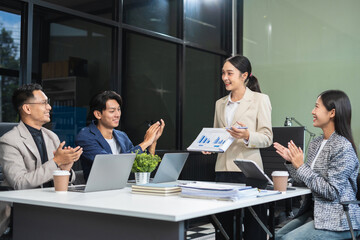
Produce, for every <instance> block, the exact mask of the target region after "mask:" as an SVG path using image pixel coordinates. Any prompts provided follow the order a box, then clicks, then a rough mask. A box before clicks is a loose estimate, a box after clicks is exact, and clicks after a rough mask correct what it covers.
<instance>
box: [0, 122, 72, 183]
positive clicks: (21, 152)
mask: <svg viewBox="0 0 360 240" xmlns="http://www.w3.org/2000/svg"><path fill="white" fill-rule="evenodd" d="M41 131H42V134H43V137H44V141H45V145H46V151H47V154H48V161H47V162H46V163H44V164H41V157H40V153H39V151H38V149H37V147H36V144H35V141H34V139H33V137H32V136H31V134H30V132H29V130H28V129H27V127H26V126H25V124H24V123H23V122H22V121H20V123H19V125H18V126H16V127H14V128H13V129H12V130H10V131H9V132H7V133H6V134H4V135H3V136H2V137H1V138H0V164H1V166H2V168H3V174H4V178H5V181H4V183H3V184H2V185H5V186H10V187H12V188H14V189H16V190H18V189H29V188H36V187H39V186H41V187H42V184H43V183H46V182H48V181H50V180H52V179H53V176H52V174H53V171H54V170H56V169H58V168H57V166H56V164H55V162H54V161H53V158H54V153H53V152H54V151H55V150H56V149H57V148H58V146H59V144H60V140H59V138H58V136H57V135H56V134H55V133H53V132H52V131H50V130H48V129H46V128H41ZM74 180H75V174H74V173H73V174H72V179H71V181H74Z"/></svg>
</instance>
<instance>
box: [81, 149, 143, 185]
mask: <svg viewBox="0 0 360 240" xmlns="http://www.w3.org/2000/svg"><path fill="white" fill-rule="evenodd" d="M135 156H136V154H135V153H129V154H116V155H113V154H98V155H96V156H95V159H94V163H93V165H92V167H91V171H90V175H89V178H88V181H87V183H86V187H85V190H84V192H95V191H105V190H114V189H121V188H124V187H125V186H126V183H127V180H128V178H129V175H130V171H131V167H132V165H133V163H134V159H135Z"/></svg>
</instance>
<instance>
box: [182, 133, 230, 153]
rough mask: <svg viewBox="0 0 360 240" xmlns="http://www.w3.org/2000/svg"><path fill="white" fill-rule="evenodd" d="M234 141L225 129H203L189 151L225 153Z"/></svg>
mask: <svg viewBox="0 0 360 240" xmlns="http://www.w3.org/2000/svg"><path fill="white" fill-rule="evenodd" d="M233 141H234V139H233V138H232V137H231V136H230V134H229V133H228V132H227V131H226V129H224V128H203V129H202V130H201V132H200V134H199V135H198V136H197V138H196V139H195V141H194V142H193V143H192V144H191V145H190V146H189V147H188V148H187V150H188V151H196V152H198V151H208V152H225V151H226V149H228V147H229V146H230V145H231V143H232V142H233Z"/></svg>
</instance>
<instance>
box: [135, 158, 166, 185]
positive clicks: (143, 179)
mask: <svg viewBox="0 0 360 240" xmlns="http://www.w3.org/2000/svg"><path fill="white" fill-rule="evenodd" d="M159 162H161V158H160V157H159V156H158V155H152V154H150V153H147V152H143V153H138V152H136V157H135V160H134V164H133V166H132V169H131V172H133V173H135V182H136V184H146V183H149V180H150V173H151V172H152V171H154V170H155V168H156V167H157V165H158V164H159Z"/></svg>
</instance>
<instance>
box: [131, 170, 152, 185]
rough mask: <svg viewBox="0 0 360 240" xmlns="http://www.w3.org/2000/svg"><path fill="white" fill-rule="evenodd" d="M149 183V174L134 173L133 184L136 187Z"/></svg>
mask: <svg viewBox="0 0 360 240" xmlns="http://www.w3.org/2000/svg"><path fill="white" fill-rule="evenodd" d="M149 181H150V173H149V172H136V173H135V182H136V185H139V184H147V183H149Z"/></svg>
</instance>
